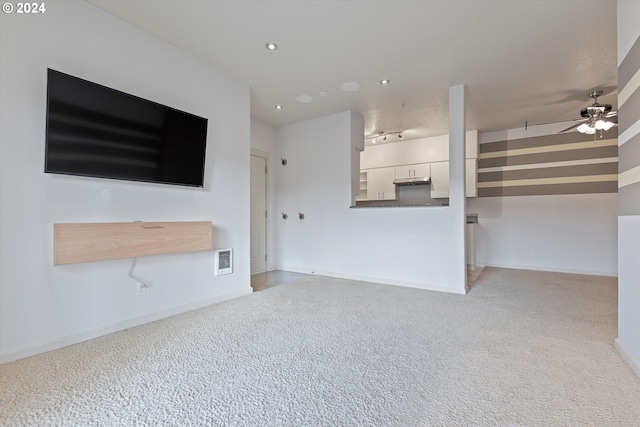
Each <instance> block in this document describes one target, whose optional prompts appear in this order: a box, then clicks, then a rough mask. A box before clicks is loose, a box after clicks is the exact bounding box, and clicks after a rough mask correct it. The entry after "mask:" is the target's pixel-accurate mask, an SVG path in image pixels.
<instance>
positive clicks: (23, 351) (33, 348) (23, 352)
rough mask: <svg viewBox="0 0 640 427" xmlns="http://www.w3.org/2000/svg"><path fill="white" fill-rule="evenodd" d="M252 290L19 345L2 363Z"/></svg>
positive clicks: (1, 355) (1, 358)
mask: <svg viewBox="0 0 640 427" xmlns="http://www.w3.org/2000/svg"><path fill="white" fill-rule="evenodd" d="M252 292H253V290H252V289H251V287H249V288H247V289H243V290H241V291H235V292H231V293H228V294H224V295H220V296H217V297H213V298H208V299H205V300H201V301H194V302H191V303H188V304H184V305H180V306H177V307H172V308H168V309H166V310H162V311H158V312H155V313H149V314H145V315H144V316H140V317H134V318H132V319H128V320H123V321H121V322H116V323H112V324H110V325H106V326H102V327H100V328H95V329H91V330H88V331H83V332H78V333H76V334H71V335H65V336H62V337H58V338H54V339H50V340H47V341H42V342H40V343H36V344H32V345H27V346H24V347H19V348H16V349H13V350H9V351H5V352H2V353H0V365H1V364H5V363H9V362H13V361H15V360H18V359H23V358H25V357H29V356H34V355H36V354H40V353H45V352H48V351H52V350H57V349H59V348H62V347H67V346H69V345H73V344H78V343H81V342H83V341H88V340H90V339H94V338H98V337H101V336H103V335H108V334H112V333H114V332H118V331H122V330H125V329H129V328H133V327H135V326H140V325H144V324H145V323H151V322H155V321H156V320H160V319H164V318H167V317H171V316H175V315H177V314H182V313H186V312H189V311H193V310H197V309H199V308H202V307H206V306H208V305H211V304H216V303H219V302H222V301H228V300H231V299H234V298H238V297H241V296H244V295H249V294H250V293H252Z"/></svg>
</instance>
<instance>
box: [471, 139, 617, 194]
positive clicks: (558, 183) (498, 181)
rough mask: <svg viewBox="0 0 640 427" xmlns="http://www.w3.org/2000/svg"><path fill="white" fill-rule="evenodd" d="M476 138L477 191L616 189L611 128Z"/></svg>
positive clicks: (615, 142) (579, 192) (484, 192)
mask: <svg viewBox="0 0 640 427" xmlns="http://www.w3.org/2000/svg"><path fill="white" fill-rule="evenodd" d="M596 136H597V138H596V139H595V140H594V136H593V135H585V134H582V133H580V132H576V131H572V132H567V133H562V134H551V135H544V136H536V137H531V138H519V139H511V140H505V141H495V142H485V143H481V144H480V152H479V155H478V197H504V196H539V195H556V194H590V193H616V192H617V191H618V139H617V128H616V127H614V128H613V129H611V130H609V131H608V132H604V133H603V134H602V138H600V133H598V134H597V135H596Z"/></svg>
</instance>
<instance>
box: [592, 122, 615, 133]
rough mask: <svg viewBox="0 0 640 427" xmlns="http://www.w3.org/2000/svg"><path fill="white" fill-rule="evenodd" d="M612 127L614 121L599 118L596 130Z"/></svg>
mask: <svg viewBox="0 0 640 427" xmlns="http://www.w3.org/2000/svg"><path fill="white" fill-rule="evenodd" d="M612 127H613V122H610V121H608V120H598V121H596V125H595V128H596V130H604V131H608V130H609V129H611V128H612Z"/></svg>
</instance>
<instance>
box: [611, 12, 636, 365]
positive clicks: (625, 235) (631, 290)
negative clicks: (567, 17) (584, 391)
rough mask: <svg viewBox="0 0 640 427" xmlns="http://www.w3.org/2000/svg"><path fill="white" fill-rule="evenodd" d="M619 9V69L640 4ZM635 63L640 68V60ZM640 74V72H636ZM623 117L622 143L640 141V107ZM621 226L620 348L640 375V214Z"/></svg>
mask: <svg viewBox="0 0 640 427" xmlns="http://www.w3.org/2000/svg"><path fill="white" fill-rule="evenodd" d="M617 6H618V66H620V64H621V63H622V62H623V61H624V60H628V59H631V58H630V57H629V55H634V53H633V52H632V51H631V50H632V47H633V46H634V44H635V43H638V42H639V40H640V26H639V25H638V19H637V17H638V16H640V2H637V1H621V0H618V2H617ZM633 58H635V59H637V56H635V57H633ZM634 63H635V64H636V66H637V64H638V63H637V61H634ZM637 72H638V70H636V73H637ZM632 80H633V79H632ZM633 85H634V84H633V83H627V86H625V87H624V88H618V90H619V92H618V93H620V92H621V91H625V90H630V89H629V88H628V87H635V89H634V91H633V92H634V95H633V96H637V95H638V91H640V88H637V87H636V86H633ZM635 85H637V83H635ZM620 115H621V117H624V118H626V119H627V120H626V121H627V123H633V124H632V125H631V126H629V127H628V128H627V130H625V131H624V132H623V134H622V135H623V136H622V138H621V139H620V140H619V141H618V142H619V143H621V144H630V143H633V142H631V141H630V140H631V139H632V138H633V139H634V140H635V139H636V138H637V135H638V129H639V128H638V126H640V120H638V117H640V108H638V104H637V103H635V104H633V105H632V104H631V102H630V101H626V102H625V103H624V104H623V105H622V108H620ZM634 120H635V121H634ZM636 143H637V141H636ZM624 151H625V153H627V155H629V156H630V157H632V158H631V159H628V158H626V157H625V160H630V161H632V162H633V164H640V159H639V158H638V154H637V153H638V151H637V150H636V151H633V150H629V151H627V150H624ZM634 185H636V186H637V185H638V184H637V183H636V184H634ZM626 197H635V193H627V194H626ZM636 200H637V199H636ZM618 224H619V229H618V233H619V234H618V236H619V237H618V238H619V264H618V265H619V269H620V275H619V280H618V339H617V340H616V347H617V348H618V351H619V352H620V354H621V355H622V356H623V357H624V358H625V360H626V361H627V362H628V363H629V365H630V366H631V367H632V369H633V370H634V371H635V372H636V374H638V376H640V327H639V325H640V310H639V308H640V212H637V211H636V212H625V213H623V212H621V215H620V217H619V222H618Z"/></svg>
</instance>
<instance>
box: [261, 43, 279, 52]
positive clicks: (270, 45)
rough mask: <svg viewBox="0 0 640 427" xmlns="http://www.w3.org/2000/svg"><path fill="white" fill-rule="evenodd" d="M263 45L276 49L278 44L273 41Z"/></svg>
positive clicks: (269, 48)
mask: <svg viewBox="0 0 640 427" xmlns="http://www.w3.org/2000/svg"><path fill="white" fill-rule="evenodd" d="M264 47H266V48H267V49H268V50H276V49H277V48H278V45H277V44H275V43H273V42H269V43H267V44H265V45H264Z"/></svg>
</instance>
